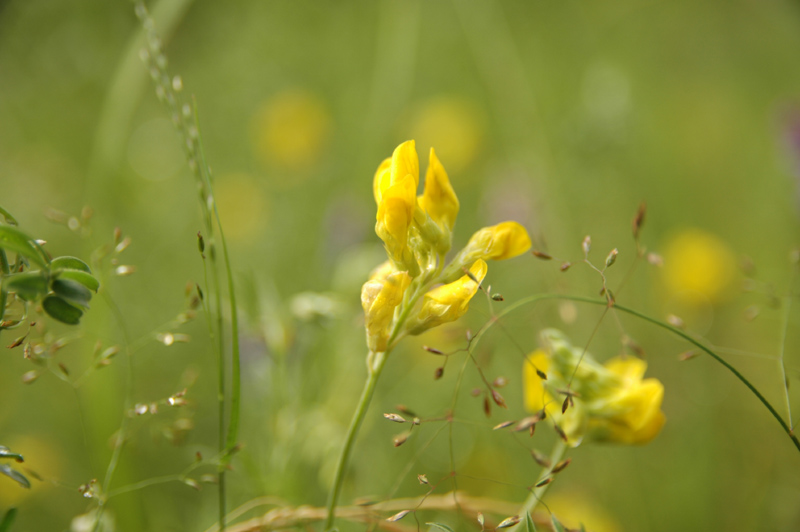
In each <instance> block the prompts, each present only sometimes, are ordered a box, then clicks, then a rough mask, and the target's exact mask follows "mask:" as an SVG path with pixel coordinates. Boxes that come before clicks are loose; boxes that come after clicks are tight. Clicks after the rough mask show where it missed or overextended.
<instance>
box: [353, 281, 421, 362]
mask: <svg viewBox="0 0 800 532" xmlns="http://www.w3.org/2000/svg"><path fill="white" fill-rule="evenodd" d="M409 284H411V277H410V276H409V275H408V272H393V273H388V274H387V275H386V276H385V277H383V278H375V279H371V280H369V281H367V282H366V283H364V286H363V288H362V289H361V306H362V307H363V308H364V318H365V327H366V329H367V346H368V347H369V350H370V351H372V352H373V353H377V352H380V351H386V348H387V347H388V345H387V343H388V340H389V326H390V325H391V322H392V318H393V316H394V309H395V307H397V306H398V305H399V304H400V303H401V302H402V301H403V295H404V294H405V291H406V289H407V288H408V285H409Z"/></svg>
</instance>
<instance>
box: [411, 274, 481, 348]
mask: <svg viewBox="0 0 800 532" xmlns="http://www.w3.org/2000/svg"><path fill="white" fill-rule="evenodd" d="M488 269H489V268H488V266H487V265H486V262H485V261H483V260H480V259H479V260H477V261H475V264H473V265H472V267H471V268H470V269H469V275H464V276H463V277H461V278H460V279H458V280H457V281H454V282H452V283H448V284H445V285H442V286H440V287H438V288H434V289H433V290H431V291H429V292H428V293H426V294H425V298H424V300H423V303H422V309H421V310H420V311H419V314H418V315H417V316H416V317H415V318H414V319H412V320H411V322H409V325H408V330H409V332H410V333H411V334H420V333H422V332H424V331H426V330H428V329H430V328H432V327H437V326H439V325H442V324H443V323H448V322H451V321H455V320H457V319H458V318H460V317H461V316H463V315H464V313H466V312H467V309H469V301H470V299H472V297H473V296H474V295H475V293H476V292H477V291H478V286H479V283H480V282H482V281H483V279H484V278H485V277H486V272H487V270H488ZM475 280H477V281H478V282H477V283H476V282H475Z"/></svg>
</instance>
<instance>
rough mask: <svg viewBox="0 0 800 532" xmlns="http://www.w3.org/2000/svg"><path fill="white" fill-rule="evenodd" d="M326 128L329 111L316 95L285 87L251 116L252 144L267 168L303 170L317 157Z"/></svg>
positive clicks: (322, 143) (325, 139)
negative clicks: (273, 166)
mask: <svg viewBox="0 0 800 532" xmlns="http://www.w3.org/2000/svg"><path fill="white" fill-rule="evenodd" d="M330 129H331V117H330V114H329V113H328V110H327V109H326V107H325V104H324V103H323V102H322V100H320V98H319V97H318V96H316V95H315V94H313V93H311V92H309V91H306V90H303V89H288V90H284V91H283V92H279V93H277V94H275V95H273V96H272V97H271V98H270V99H269V100H267V101H266V102H265V103H264V104H263V105H262V106H261V108H260V109H259V110H258V112H257V113H256V115H255V116H254V118H253V122H252V139H253V147H254V150H255V153H256V156H257V157H258V159H259V161H261V162H262V163H263V164H264V165H266V166H267V167H272V165H278V166H280V167H283V168H285V169H287V170H291V171H295V172H298V171H302V170H307V169H309V168H310V167H312V166H313V165H314V163H316V161H317V160H318V159H319V156H320V155H321V153H322V150H323V149H324V148H325V146H326V144H327V142H328V137H329V134H330Z"/></svg>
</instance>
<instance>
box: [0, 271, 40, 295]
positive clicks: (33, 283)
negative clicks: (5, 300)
mask: <svg viewBox="0 0 800 532" xmlns="http://www.w3.org/2000/svg"><path fill="white" fill-rule="evenodd" d="M3 288H4V289H5V290H7V291H9V292H14V293H15V294H17V295H18V296H19V297H21V298H22V299H24V300H25V301H33V300H35V299H40V298H42V297H44V296H46V295H47V292H49V289H48V287H47V276H46V273H45V272H23V273H14V274H11V275H9V276H8V277H6V278H5V279H3Z"/></svg>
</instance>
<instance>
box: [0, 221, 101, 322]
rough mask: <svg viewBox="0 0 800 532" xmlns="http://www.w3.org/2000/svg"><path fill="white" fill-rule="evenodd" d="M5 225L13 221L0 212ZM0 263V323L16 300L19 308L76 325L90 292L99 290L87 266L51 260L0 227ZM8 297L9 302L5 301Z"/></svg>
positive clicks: (32, 243) (69, 259) (18, 235)
mask: <svg viewBox="0 0 800 532" xmlns="http://www.w3.org/2000/svg"><path fill="white" fill-rule="evenodd" d="M0 213H2V214H4V216H5V219H6V222H8V221H13V222H14V223H15V224H16V220H14V218H13V217H11V216H10V215H9V214H8V211H6V210H5V209H1V208H0ZM8 252H12V253H15V254H16V260H15V261H14V263H13V267H12V266H11V263H9V262H8ZM0 254H2V256H0V260H1V261H2V266H3V272H2V274H0V320H1V319H2V318H3V316H4V315H5V311H6V308H7V305H8V304H10V303H13V298H14V297H16V298H18V299H19V300H20V301H22V302H23V304H25V305H27V304H36V303H41V305H42V308H43V309H44V311H45V312H46V313H47V315H49V316H50V317H51V318H53V319H55V320H57V321H60V322H61V323H66V324H68V325H77V324H78V323H80V319H81V317H82V316H83V313H84V310H82V309H88V308H89V303H90V301H91V299H92V292H97V291H98V290H99V289H100V282H99V281H98V280H97V278H95V277H94V276H93V275H92V273H91V269H90V268H89V265H88V264H86V263H85V262H83V261H82V260H80V259H77V258H75V257H68V256H64V257H57V258H55V259H53V260H51V259H50V257H49V255H48V254H47V253H46V252H45V251H44V249H43V248H42V246H40V245H39V244H38V243H37V242H36V241H35V240H34V239H33V238H31V237H29V236H28V235H27V234H25V233H23V232H22V231H21V230H19V229H17V228H16V227H11V226H8V225H0ZM28 265H33V266H38V267H39V269H37V270H27V269H26V266H28ZM9 296H11V297H12V301H9V299H8V297H9Z"/></svg>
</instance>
